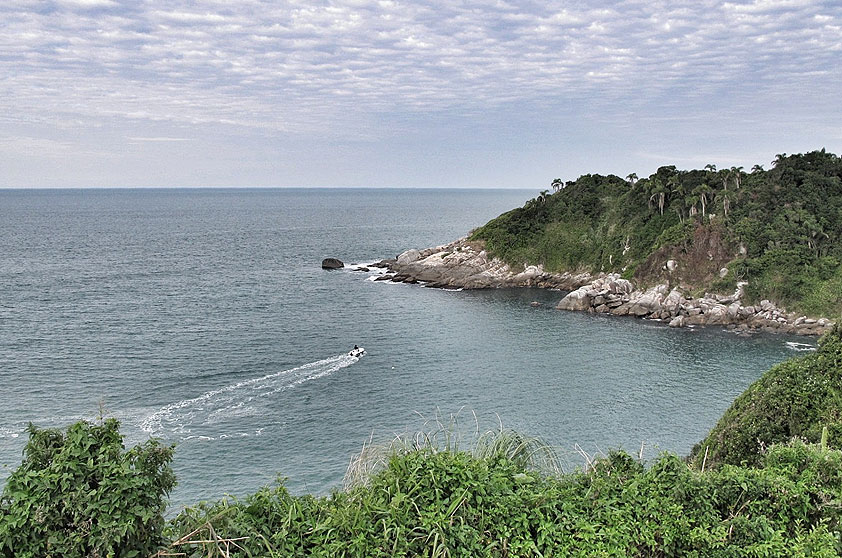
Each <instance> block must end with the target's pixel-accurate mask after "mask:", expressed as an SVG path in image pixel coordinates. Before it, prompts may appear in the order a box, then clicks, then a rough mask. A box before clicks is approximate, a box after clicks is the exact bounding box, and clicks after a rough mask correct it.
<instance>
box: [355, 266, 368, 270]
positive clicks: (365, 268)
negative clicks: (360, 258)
mask: <svg viewBox="0 0 842 558" xmlns="http://www.w3.org/2000/svg"><path fill="white" fill-rule="evenodd" d="M354 271H371V270H370V269H369V268H367V267H365V266H363V267H357V268H354Z"/></svg>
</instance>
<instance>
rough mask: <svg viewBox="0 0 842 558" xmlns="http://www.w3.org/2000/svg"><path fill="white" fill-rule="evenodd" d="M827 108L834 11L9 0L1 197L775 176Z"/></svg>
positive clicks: (826, 127)
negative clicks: (730, 173) (732, 170)
mask: <svg viewBox="0 0 842 558" xmlns="http://www.w3.org/2000/svg"><path fill="white" fill-rule="evenodd" d="M840 91H842V0H826V1H807V0H747V1H746V0H737V1H733V2H719V1H708V0H691V1H685V0H677V1H661V0H642V1H638V0H617V1H611V0H608V1H596V0H578V1H572V0H570V1H534V2H533V1H526V0H524V1H515V0H512V1H497V2H495V1H493V0H492V1H486V2H482V1H474V0H461V1H455V0H454V1H451V0H441V1H435V2H433V1H428V0H417V1H412V2H404V1H402V0H372V1H370V0H335V1H322V2H319V1H313V0H303V1H295V0H293V1H280V0H279V1H271V0H132V1H123V0H3V1H2V3H0V187H6V188H43V187H52V188H56V187H450V188H452V187H459V188H462V187H471V188H528V189H533V190H536V191H537V190H541V189H544V188H549V186H550V183H551V181H552V179H553V178H556V177H559V178H562V179H564V180H573V179H575V178H577V177H578V176H580V175H582V174H586V173H600V174H609V173H613V174H617V175H619V176H626V175H628V174H629V173H636V174H637V175H639V176H641V177H642V176H648V175H649V174H651V173H652V172H654V171H655V170H656V169H657V168H658V167H659V166H662V165H670V164H672V165H676V166H677V167H678V168H680V169H692V168H702V167H704V165H706V164H708V163H712V164H715V165H717V166H718V167H720V168H722V167H731V166H743V167H745V168H746V169H749V168H751V167H752V166H753V165H755V164H761V165H764V166H765V167H766V168H769V167H770V166H771V165H770V164H769V163H770V161H772V160H773V159H774V157H775V155H776V154H778V153H803V152H807V151H812V150H815V149H821V148H826V149H827V150H828V151H831V152H834V153H837V154H842V105H841V104H840V99H842V97H840Z"/></svg>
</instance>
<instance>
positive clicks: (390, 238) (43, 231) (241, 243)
mask: <svg viewBox="0 0 842 558" xmlns="http://www.w3.org/2000/svg"><path fill="white" fill-rule="evenodd" d="M528 197H530V192H526V191H518V190H480V191H477V190H415V191H406V190H383V191H381V190H338V189H337V190H198V191H196V190H149V191H141V190H126V191H115V190H108V191H96V190H74V191H26V192H24V191H10V190H4V191H0V201H2V204H0V239H2V240H0V248H2V251H1V252H0V254H2V255H0V262H2V265H0V288H2V292H3V293H4V297H3V301H2V305H0V382H2V385H3V386H4V388H3V394H4V396H5V398H4V399H5V400H6V401H7V402H8V405H7V406H6V407H5V408H3V409H2V410H0V465H6V466H7V467H4V468H3V469H2V474H3V476H4V477H5V476H6V475H7V474H8V471H9V469H10V468H13V467H16V466H17V464H18V463H19V459H20V452H21V449H22V447H23V444H24V442H25V433H24V429H25V427H26V424H27V423H28V422H30V421H31V422H33V423H35V424H37V425H39V426H63V425H66V424H68V423H69V422H71V421H73V420H76V419H78V418H82V417H88V418H93V417H95V416H96V415H97V414H98V412H99V408H100V405H102V406H103V407H104V409H105V410H106V412H107V414H109V415H111V416H116V417H117V418H119V419H120V420H121V421H122V424H123V432H124V433H125V435H126V438H127V443H135V442H137V441H140V440H142V439H145V437H147V436H149V435H150V434H153V435H156V436H160V437H161V438H162V439H163V440H164V441H166V442H172V443H176V444H177V450H176V461H175V467H176V472H177V475H178V478H179V486H178V487H177V488H176V491H175V493H174V494H173V498H172V502H173V505H174V506H179V505H183V504H189V503H195V502H196V501H198V500H200V499H216V498H219V497H221V496H222V495H223V494H225V493H233V494H240V495H242V494H245V493H248V492H252V491H254V490H255V489H256V488H257V487H259V486H261V485H263V484H267V483H270V482H272V481H273V480H274V479H275V477H276V474H281V475H283V476H286V477H288V479H289V480H288V486H289V487H290V488H291V489H292V490H293V491H294V492H297V493H301V492H304V491H309V492H314V493H324V492H326V491H329V490H330V489H332V488H337V487H339V486H340V483H341V477H342V474H343V472H344V470H345V467H346V465H347V463H348V460H349V459H350V457H351V455H352V454H353V453H354V452H356V451H359V449H360V447H361V445H362V444H363V443H364V442H365V441H366V440H368V439H369V437H370V436H372V437H373V438H374V439H375V440H388V439H390V438H391V437H392V436H393V435H394V434H395V433H400V432H404V431H414V430H417V429H421V428H424V423H425V418H427V419H428V418H430V417H432V416H434V415H435V413H436V412H437V410H438V412H440V413H442V414H443V415H448V414H450V413H460V417H462V420H468V421H473V415H472V412H475V413H476V414H477V417H478V419H479V421H480V424H481V427H483V428H492V427H494V426H496V424H497V421H498V417H499V420H500V421H502V423H503V424H504V426H506V427H509V428H515V429H520V430H523V431H524V432H527V433H529V434H535V435H539V436H542V437H544V438H545V439H546V440H547V441H548V442H550V443H552V444H554V445H556V446H557V447H558V448H559V451H560V453H561V454H562V456H563V457H565V456H567V457H568V458H569V461H570V463H571V465H575V464H576V463H577V455H576V454H575V452H574V451H573V446H574V445H575V444H579V445H580V446H581V447H582V448H583V449H585V450H586V451H588V452H589V453H594V452H597V451H608V450H609V449H613V448H617V447H624V448H626V449H628V450H629V451H634V452H636V451H637V450H638V449H639V448H640V445H641V443H644V448H645V451H646V454H647V455H650V456H651V455H655V454H656V453H657V452H658V451H660V450H665V451H672V452H676V453H679V454H685V453H687V452H688V451H689V449H690V447H691V446H692V444H693V443H695V442H696V441H698V440H699V439H701V438H702V437H703V436H704V434H705V433H706V432H707V431H708V430H709V429H710V428H711V427H712V426H713V423H714V422H715V421H716V419H717V418H718V417H719V416H720V415H721V413H722V411H723V410H724V409H725V408H726V407H727V406H728V405H729V404H730V403H731V401H732V400H733V398H734V397H735V396H736V395H737V394H739V393H740V392H741V391H743V390H744V389H745V387H746V386H748V384H750V383H751V382H752V381H753V380H754V379H756V378H757V377H759V375H760V374H761V373H762V372H763V371H765V370H766V369H767V368H768V367H769V366H771V365H773V364H774V363H776V362H780V361H782V360H784V359H786V358H789V357H790V356H794V355H797V354H799V353H798V349H803V348H809V346H810V345H813V344H814V340H812V339H804V338H792V337H786V336H776V335H770V334H759V335H755V336H752V337H738V336H736V335H734V334H733V333H729V332H725V331H722V330H720V329H716V328H709V329H694V330H674V329H669V328H667V327H666V326H665V325H664V324H660V323H654V322H646V321H641V320H635V319H632V318H615V317H605V316H596V315H589V314H578V313H569V312H559V311H556V310H554V309H553V306H554V304H555V303H556V302H557V301H558V299H559V297H560V293H557V292H552V291H538V290H529V289H522V290H494V291H461V292H451V291H443V290H435V289H426V288H423V287H420V286H413V285H400V284H387V283H381V282H373V281H369V280H368V275H367V274H365V273H360V272H352V271H349V270H343V271H338V272H326V271H323V270H321V269H320V268H319V265H318V264H319V262H320V261H321V259H322V258H324V257H329V256H332V257H339V258H340V259H343V260H344V261H346V262H348V263H350V262H364V261H373V260H377V259H380V258H383V257H388V256H394V255H396V254H397V253H399V252H401V251H403V250H405V249H407V248H413V247H417V248H423V247H426V246H433V245H436V244H443V243H445V242H448V241H450V240H453V239H454V238H457V237H458V236H461V235H464V234H465V233H466V232H467V231H468V230H469V229H470V228H472V227H475V226H478V225H481V224H482V223H484V222H485V221H487V220H488V219H490V218H492V217H494V216H496V215H497V214H499V213H501V212H502V211H505V210H507V209H510V208H512V207H515V206H517V205H521V204H522V203H523V202H524V201H525V200H526V199H527V198H528ZM532 301H539V302H541V303H542V306H539V307H532V306H531V305H530V303H531V302H532ZM355 343H358V344H360V345H362V346H365V347H366V349H367V350H368V355H367V356H365V357H364V358H363V359H361V360H359V361H353V362H352V361H350V360H349V359H347V358H343V355H344V353H346V352H347V350H348V349H349V348H350V347H351V346H353V345H354V344H355ZM787 343H790V345H788V344H787ZM795 343H801V344H806V345H807V347H804V346H801V345H793V344H795ZM460 410H461V412H460ZM466 417H470V418H469V419H468V418H466Z"/></svg>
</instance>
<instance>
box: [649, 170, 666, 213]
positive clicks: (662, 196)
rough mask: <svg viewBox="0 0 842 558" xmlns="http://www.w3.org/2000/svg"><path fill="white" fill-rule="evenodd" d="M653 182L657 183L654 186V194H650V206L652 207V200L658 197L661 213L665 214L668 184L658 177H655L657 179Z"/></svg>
mask: <svg viewBox="0 0 842 558" xmlns="http://www.w3.org/2000/svg"><path fill="white" fill-rule="evenodd" d="M652 183H653V184H654V185H655V187H654V188H652V195H651V196H649V207H650V208H651V207H652V201H653V200H655V199H656V198H657V200H658V201H657V203H658V211H660V212H661V215H663V214H664V205H665V204H666V201H667V186H666V184H664V183H663V182H662V181H661V180H659V179H658V178H655V180H653V181H652Z"/></svg>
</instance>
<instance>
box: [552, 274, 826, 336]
mask: <svg viewBox="0 0 842 558" xmlns="http://www.w3.org/2000/svg"><path fill="white" fill-rule="evenodd" d="M743 287H744V284H740V285H739V287H738V288H737V290H736V292H735V293H734V294H733V295H729V296H722V295H713V294H706V295H705V296H704V297H702V298H692V297H689V296H687V295H686V294H685V293H683V292H682V291H681V290H680V289H678V288H674V289H670V288H669V287H668V286H667V285H656V286H654V287H650V288H648V289H646V290H635V289H634V287H633V286H632V284H631V283H630V282H629V281H626V280H625V279H621V278H620V277H619V275H606V276H604V277H599V278H596V279H594V280H593V281H591V282H590V283H588V284H587V285H583V286H581V287H579V288H578V289H576V290H574V291H571V292H570V293H568V294H567V296H565V297H564V298H563V299H561V302H559V303H558V306H556V307H557V308H559V309H561V310H577V311H585V312H597V313H601V314H613V315H615V316H627V315H628V316H637V317H641V318H648V319H653V320H662V321H667V322H669V325H670V327H687V326H709V325H718V326H728V327H733V328H735V329H739V330H746V331H749V330H767V331H769V330H771V331H778V332H782V333H794V334H798V335H820V334H823V333H826V332H827V331H829V330H830V328H831V327H832V326H833V323H832V322H830V321H829V320H826V319H824V318H821V319H818V320H816V319H811V318H808V317H806V316H798V315H795V314H791V313H787V312H786V311H785V310H783V309H780V308H777V307H776V306H775V305H774V304H772V303H771V302H770V301H768V300H763V301H761V302H760V304H758V305H743V304H742V302H741V300H742V295H743Z"/></svg>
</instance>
